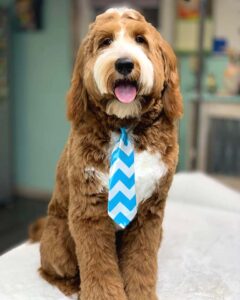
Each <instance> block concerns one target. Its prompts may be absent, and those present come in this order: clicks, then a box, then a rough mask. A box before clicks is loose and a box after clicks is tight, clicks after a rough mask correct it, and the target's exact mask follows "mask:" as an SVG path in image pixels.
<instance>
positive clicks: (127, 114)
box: [106, 99, 141, 119]
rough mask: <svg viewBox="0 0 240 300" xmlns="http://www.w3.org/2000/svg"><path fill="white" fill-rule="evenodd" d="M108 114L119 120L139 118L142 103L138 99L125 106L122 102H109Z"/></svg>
mask: <svg viewBox="0 0 240 300" xmlns="http://www.w3.org/2000/svg"><path fill="white" fill-rule="evenodd" d="M106 113H107V114H108V115H110V116H111V115H114V116H116V117H118V118H119V119H124V118H137V117H139V116H140V114H141V103H140V102H139V100H138V99H135V100H134V101H133V102H131V103H128V104H125V103H121V102H120V101H118V100H116V99H113V100H110V101H108V103H107V107H106Z"/></svg>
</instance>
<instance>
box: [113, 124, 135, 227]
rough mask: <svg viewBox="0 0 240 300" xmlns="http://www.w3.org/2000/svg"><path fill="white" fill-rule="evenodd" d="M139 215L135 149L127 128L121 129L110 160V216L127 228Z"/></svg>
mask: <svg viewBox="0 0 240 300" xmlns="http://www.w3.org/2000/svg"><path fill="white" fill-rule="evenodd" d="M136 213H137V201H136V190H135V174H134V148H133V145H132V143H131V141H130V140H129V138H128V134H127V131H126V129H125V128H121V134H120V138H119V140H118V141H117V143H116V145H115V147H114V149H113V151H112V154H111V159H110V175H109V195H108V214H109V216H110V217H111V218H112V219H113V220H114V222H115V223H116V224H117V225H119V226H120V227H121V228H125V227H126V226H127V225H128V224H129V223H130V222H131V221H132V220H133V218H134V217H135V215H136Z"/></svg>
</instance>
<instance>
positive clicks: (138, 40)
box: [135, 34, 147, 44]
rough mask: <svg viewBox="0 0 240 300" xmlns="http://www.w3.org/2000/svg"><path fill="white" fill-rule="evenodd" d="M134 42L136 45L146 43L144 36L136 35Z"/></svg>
mask: <svg viewBox="0 0 240 300" xmlns="http://www.w3.org/2000/svg"><path fill="white" fill-rule="evenodd" d="M135 41H136V42H137V43H138V44H147V41H146V39H145V37H144V36H142V35H140V34H138V35H137V36H136V37H135Z"/></svg>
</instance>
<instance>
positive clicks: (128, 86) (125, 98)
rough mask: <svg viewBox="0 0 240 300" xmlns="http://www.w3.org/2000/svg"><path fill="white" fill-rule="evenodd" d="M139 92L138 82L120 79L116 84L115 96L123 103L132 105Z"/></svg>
mask: <svg viewBox="0 0 240 300" xmlns="http://www.w3.org/2000/svg"><path fill="white" fill-rule="evenodd" d="M137 90H138V87H137V82H136V81H132V80H128V79H120V80H117V81H116V82H115V86H114V94H115V96H116V97H117V99H118V100H119V101H120V102H122V103H131V102H132V101H134V99H135V98H136V95H137Z"/></svg>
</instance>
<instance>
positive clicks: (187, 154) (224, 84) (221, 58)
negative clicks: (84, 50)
mask: <svg viewBox="0 0 240 300" xmlns="http://www.w3.org/2000/svg"><path fill="white" fill-rule="evenodd" d="M123 5H127V6H132V7H134V8H137V9H138V10H140V11H141V12H142V13H143V14H144V15H145V17H146V18H147V19H148V20H149V21H150V22H151V23H153V24H154V25H155V26H156V27H157V28H158V29H159V31H160V32H161V33H162V35H163V37H164V38H165V39H166V40H167V41H168V42H169V43H170V44H171V45H172V46H173V48H174V49H175V52H176V54H177V57H178V63H179V73H180V78H181V90H182V94H183V99H184V106H185V114H184V117H183V119H182V120H181V122H180V160H179V166H178V172H183V171H184V172H185V171H189V172H190V171H196V170H197V171H201V172H204V173H207V174H209V175H210V176H211V177H213V178H215V179H217V180H219V181H220V182H222V183H223V184H225V185H227V186H228V187H231V188H232V189H234V190H235V191H240V1H239V0H228V1H225V0H190V1H183V0H132V1H120V0H116V1H110V0H51V1H46V0H15V1H14V0H0V253H1V252H3V251H5V250H6V249H8V248H9V247H12V246H13V245H15V244H16V243H19V242H20V241H21V240H23V239H24V238H26V237H27V227H28V224H29V223H31V222H32V221H33V220H34V219H35V218H36V217H37V216H39V215H42V214H44V213H45V211H46V207H47V201H43V200H49V198H50V195H51V191H52V189H53V186H54V177H55V167H56V163H57V160H58V158H59V155H60V153H61V151H62V149H63V145H64V143H65V141H66V139H67V136H68V132H69V123H68V122H67V120H66V114H65V108H66V105H65V96H66V92H67V90H68V88H69V84H70V79H71V72H72V68H73V63H74V57H75V53H76V49H77V48H78V46H79V43H80V41H81V39H82V37H83V36H84V35H85V33H86V31H87V29H88V25H89V23H90V22H91V21H93V20H94V18H95V16H96V14H98V13H100V12H102V11H104V10H105V9H106V8H108V7H110V6H123ZM206 188H207V187H206ZM239 201H240V198H239Z"/></svg>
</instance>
